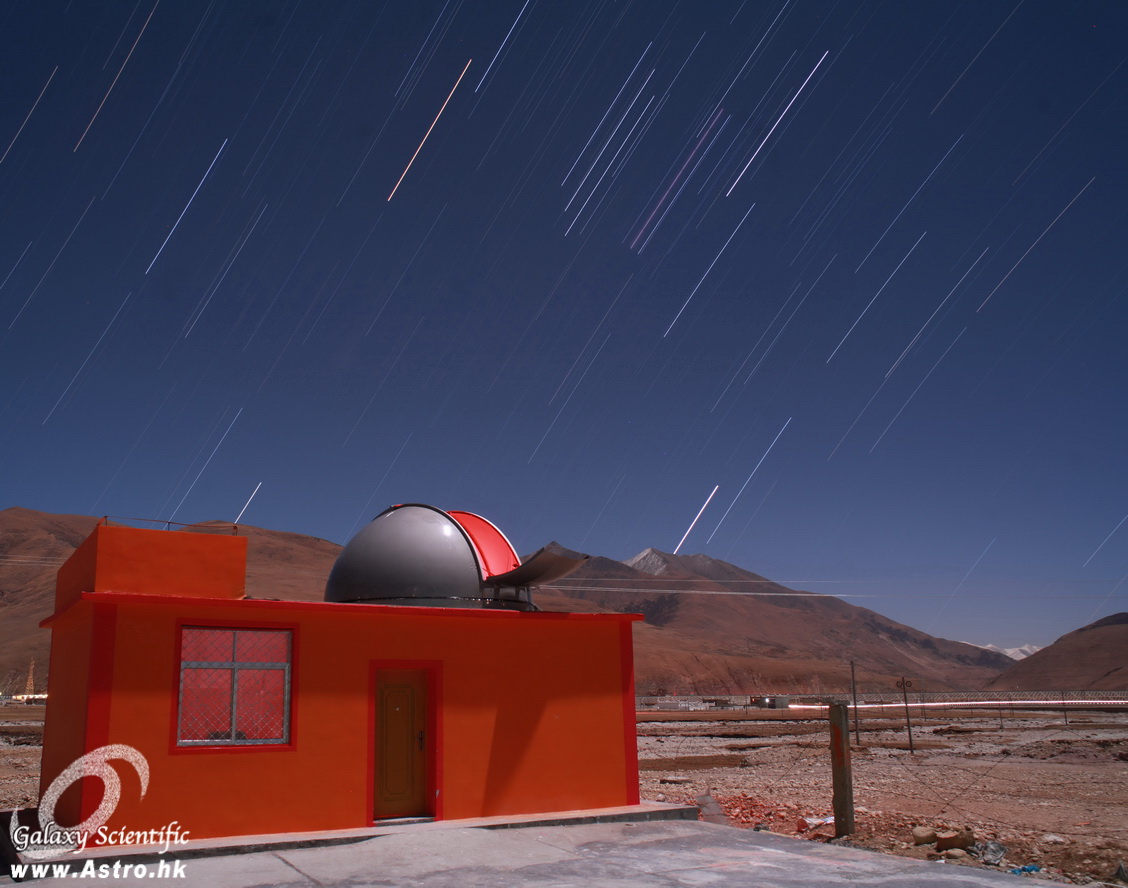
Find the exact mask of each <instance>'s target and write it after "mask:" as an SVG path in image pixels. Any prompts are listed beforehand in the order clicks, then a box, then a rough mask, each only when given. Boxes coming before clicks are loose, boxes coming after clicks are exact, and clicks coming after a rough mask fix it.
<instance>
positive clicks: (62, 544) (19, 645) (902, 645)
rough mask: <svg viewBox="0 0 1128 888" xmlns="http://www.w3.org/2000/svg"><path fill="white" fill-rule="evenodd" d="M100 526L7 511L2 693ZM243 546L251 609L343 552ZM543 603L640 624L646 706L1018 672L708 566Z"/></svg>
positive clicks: (0, 609) (555, 592)
mask: <svg viewBox="0 0 1128 888" xmlns="http://www.w3.org/2000/svg"><path fill="white" fill-rule="evenodd" d="M97 520H98V519H95V518H93V517H89V516H82V515H56V514H50V513H45V512H37V511H34V510H30V509H23V508H9V509H5V510H2V511H0V617H2V619H0V692H4V691H9V692H20V691H22V690H23V689H24V687H23V685H24V683H25V681H26V675H27V671H28V666H29V663H30V662H31V661H32V660H33V659H34V661H35V662H36V663H37V664H38V665H37V667H36V675H37V678H38V681H37V684H38V685H39V687H40V689H42V687H43V686H44V684H45V683H44V681H43V678H44V676H45V673H46V664H47V653H48V645H49V633H48V631H47V630H43V629H39V628H38V623H39V621H40V620H42V619H43V618H44V617H46V616H48V615H49V614H50V613H51V610H52V605H53V597H54V581H55V573H56V571H57V570H58V568H59V565H61V564H62V563H63V561H65V560H66V558H68V557H69V556H70V554H71V553H72V552H73V551H74V549H75V548H76V547H77V546H78V544H79V543H81V542H82V540H83V539H84V538H85V537H86V536H87V535H88V534H89V533H90V531H91V530H92V529H93V527H94V525H95V524H96V523H97ZM218 523H219V522H207V523H204V524H202V525H197V526H195V528H194V529H196V530H200V531H206V530H208V529H209V525H211V526H214V525H216V524H218ZM190 529H191V528H190ZM238 532H239V533H240V534H241V535H243V536H246V537H247V538H248V556H247V582H246V590H247V595H248V596H250V597H255V598H280V599H289V600H297V601H320V600H322V597H323V594H324V587H325V579H326V577H327V576H328V574H329V570H330V568H331V567H332V565H333V562H334V560H335V559H336V557H337V554H338V553H339V552H340V549H341V547H340V546H338V545H337V544H335V543H331V542H329V541H327V540H322V539H318V538H316V537H310V536H304V535H302V534H295V533H287V532H284V531H275V530H265V529H262V528H257V527H252V526H248V525H239V528H238ZM534 600H535V601H536V602H537V604H538V605H539V606H540V608H541V609H543V610H547V611H582V612H607V611H618V612H634V613H641V614H643V615H644V617H645V621H644V622H641V623H638V624H636V627H635V671H636V686H637V691H638V693H640V694H661V693H682V694H684V693H701V694H759V693H764V694H787V693H820V692H830V691H835V690H844V689H846V688H847V687H849V682H850V677H851V662H853V663H854V664H855V674H856V676H857V682H858V686H859V688H861V689H862V690H881V689H889V688H891V687H893V685H894V683H895V681H896V680H897V679H899V678H901V677H909V678H911V679H912V681H913V683H914V686H915V687H916V688H919V689H920V690H922V691H929V690H946V689H969V690H970V689H979V688H982V687H984V686H986V685H988V684H989V683H991V682H993V681H996V680H999V679H1000V677H1001V676H1003V675H1005V674H1008V672H1009V670H1010V669H1013V668H1015V667H1016V666H1019V665H1021V664H1015V662H1014V660H1012V659H1011V658H1010V657H1008V656H1006V655H1005V654H1003V653H1000V652H997V651H994V650H988V649H986V648H982V647H977V646H975V645H970V644H965V643H962V642H956V641H948V640H946V639H941V638H935V637H933V636H930V635H928V634H926V633H924V632H921V631H919V630H917V629H913V628H912V627H910V626H905V625H903V624H900V623H897V622H895V621H893V620H890V619H888V618H887V617H884V616H882V615H881V614H878V613H876V612H874V611H871V610H869V609H867V608H863V607H858V606H855V605H852V604H848V603H846V602H844V601H842V600H840V599H838V598H834V597H833V596H829V595H822V594H818V593H812V592H804V591H800V590H794V589H789V588H786V587H784V586H782V585H780V584H778V583H775V582H773V581H771V580H769V579H767V578H765V577H762V576H760V575H758V574H755V573H752V572H751V571H748V570H745V569H743V568H740V567H737V566H736V565H732V564H729V563H727V562H724V561H719V560H717V559H714V558H710V557H708V556H706V555H671V554H669V553H666V552H661V551H659V550H657V549H646V550H644V551H643V552H640V553H639V554H638V555H636V556H635V557H634V558H631V559H629V560H628V561H625V562H622V561H615V560H613V559H610V558H603V557H600V556H592V557H591V558H589V559H588V560H587V561H586V562H585V563H584V565H583V566H582V567H581V568H580V569H579V570H578V571H576V572H575V573H573V574H572V575H570V576H568V577H565V578H564V579H562V580H559V581H557V582H556V583H555V584H553V585H551V586H549V587H545V588H541V589H538V590H536V594H535V598H534ZM1125 649H1128V648H1125V647H1121V648H1120V650H1121V651H1123V650H1125ZM1046 650H1049V649H1046ZM1044 653H1045V651H1041V652H1039V654H1037V655H1035V657H1037V656H1039V655H1041V654H1044ZM1111 656H1112V657H1113V659H1115V656H1116V655H1115V654H1112V655H1111ZM1121 656H1123V655H1121ZM1035 657H1031V658H1029V659H1031V660H1033V659H1035ZM1043 659H1044V658H1043ZM1051 660H1052V657H1051ZM1024 662H1027V661H1024ZM1077 686H1078V685H1075V687H1077Z"/></svg>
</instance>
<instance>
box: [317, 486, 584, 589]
mask: <svg viewBox="0 0 1128 888" xmlns="http://www.w3.org/2000/svg"><path fill="white" fill-rule="evenodd" d="M586 559H587V556H586V555H582V554H580V553H578V552H571V551H569V550H567V549H564V548H562V547H560V546H557V545H556V544H553V543H550V544H549V545H548V546H546V547H544V548H542V549H540V550H539V551H538V552H537V553H536V554H535V555H533V556H532V557H531V558H529V559H528V560H527V561H526V562H525V563H524V564H522V563H521V559H520V558H518V557H517V553H516V552H515V551H514V550H513V546H512V545H510V543H509V540H507V539H506V538H505V535H504V534H502V532H501V531H500V530H498V529H497V528H496V527H495V526H494V525H493V524H491V523H490V522H489V521H487V520H486V519H485V518H482V517H481V516H479V515H475V514H473V513H472V512H456V511H452V512H444V511H443V510H442V509H437V508H435V507H434V506H427V505H423V504H421V503H408V504H405V505H399V506H392V507H391V508H389V509H385V510H384V511H383V512H381V513H380V514H379V515H377V516H376V517H375V518H374V519H373V520H372V522H371V523H370V524H369V525H368V526H367V527H364V528H362V529H361V530H360V532H359V533H357V535H356V536H354V537H353V538H352V539H351V540H350V541H349V543H348V545H346V546H345V548H344V549H343V550H341V554H340V555H338V556H337V561H336V562H335V563H334V565H333V569H332V571H330V573H329V580H328V582H327V583H326V585H325V600H326V601H339V602H370V603H372V604H395V605H405V604H406V605H424V606H428V607H471V608H506V609H509V610H536V607H535V606H534V605H533V603H532V600H531V598H530V596H529V587H530V586H533V585H536V584H538V583H547V582H551V581H552V580H554V579H558V578H560V577H562V576H564V575H566V574H568V573H571V572H572V571H573V570H575V569H576V568H577V567H579V565H580V564H582V563H583V562H584V560H586Z"/></svg>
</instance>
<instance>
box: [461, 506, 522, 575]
mask: <svg viewBox="0 0 1128 888" xmlns="http://www.w3.org/2000/svg"><path fill="white" fill-rule="evenodd" d="M447 514H448V515H450V517H451V518H453V519H454V520H455V521H457V522H458V523H459V525H460V526H461V527H462V529H463V530H465V531H466V533H467V535H468V536H469V537H470V539H471V540H473V541H474V547H475V548H476V549H477V550H478V554H479V555H480V556H481V559H482V572H483V573H484V574H485V577H484V579H486V580H488V579H489V578H490V577H495V576H497V575H498V574H503V573H508V572H509V571H511V570H514V569H516V568H517V567H519V566H520V565H521V559H520V558H518V557H517V553H516V552H515V551H514V550H513V546H512V545H510V543H509V540H507V539H506V538H505V534H503V533H502V532H501V531H500V530H498V529H497V528H496V527H494V525H493V524H492V523H491V522H490V521H488V520H487V519H485V518H483V517H482V516H481V515H475V514H474V513H473V512H456V511H450V512H447Z"/></svg>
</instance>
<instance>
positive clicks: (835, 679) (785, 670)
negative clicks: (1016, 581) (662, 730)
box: [554, 549, 1013, 693]
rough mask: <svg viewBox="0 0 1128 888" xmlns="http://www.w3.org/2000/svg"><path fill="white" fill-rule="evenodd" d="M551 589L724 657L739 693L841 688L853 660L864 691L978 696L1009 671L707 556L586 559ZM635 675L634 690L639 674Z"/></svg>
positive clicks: (982, 655)
mask: <svg viewBox="0 0 1128 888" xmlns="http://www.w3.org/2000/svg"><path fill="white" fill-rule="evenodd" d="M554 588H555V589H557V590H559V591H562V592H565V594H567V595H570V596H572V597H582V598H583V599H585V600H588V601H592V602H596V603H598V604H601V605H603V606H607V607H611V608H614V609H619V610H627V611H635V612H638V613H642V614H645V615H646V619H647V622H648V623H650V624H651V625H655V626H660V627H663V628H664V629H667V630H675V631H676V632H677V633H678V634H679V636H680V637H682V638H688V639H691V640H692V641H693V642H694V643H695V644H696V649H697V650H698V651H701V652H707V653H710V654H714V655H724V656H725V657H726V658H728V661H727V663H728V667H729V672H730V674H731V675H732V677H733V678H735V679H736V685H735V686H738V687H741V688H742V689H745V690H743V692H745V693H748V692H750V691H752V690H753V689H755V688H756V687H757V686H760V687H772V688H775V689H777V690H787V689H788V687H787V685H788V684H790V685H793V686H795V687H794V688H793V689H794V690H802V691H804V692H808V693H809V692H818V691H819V690H829V689H832V688H844V687H846V685H847V683H848V680H849V662H850V660H854V661H856V663H857V664H858V666H859V667H860V673H859V680H860V682H861V683H862V684H863V686H866V685H877V686H886V685H888V684H890V683H891V681H892V680H895V679H896V678H898V677H900V676H902V675H905V676H912V677H913V679H914V681H915V682H916V683H917V685H918V686H921V687H926V688H928V689H940V688H955V687H960V688H977V687H981V686H982V685H983V684H984V683H985V682H987V681H988V680H990V679H991V678H993V677H994V676H995V675H997V674H998V673H999V671H1000V670H1002V669H1004V668H1006V667H1007V666H1008V665H1010V664H1011V663H1012V662H1013V661H1012V660H1010V659H1009V658H1008V657H1004V656H1003V655H1001V654H997V653H995V652H993V651H986V650H983V649H981V648H976V647H974V646H973V645H968V644H963V643H961V642H954V641H948V640H946V639H941V638H934V637H932V636H930V635H927V634H926V633H924V632H920V631H919V630H916V629H913V628H911V627H909V626H905V625H903V624H901V623H897V622H894V621H893V620H890V619H888V618H886V617H883V616H881V615H880V614H878V613H875V612H874V611H871V610H869V609H867V608H863V607H857V606H855V605H852V604H848V603H846V602H844V601H842V600H840V599H837V598H834V597H833V596H829V595H819V594H816V593H809V592H799V591H796V590H793V589H788V588H786V587H784V586H780V585H779V584H778V583H773V582H772V581H770V580H767V579H765V578H764V577H761V576H759V575H758V574H754V573H752V572H751V571H746V570H744V569H742V568H739V567H736V566H735V565H732V564H728V563H727V562H723V561H718V560H716V559H713V558H709V557H708V556H706V555H683V556H675V555H669V554H667V553H663V552H659V551H657V550H655V549H647V550H645V551H644V552H641V553H639V554H638V555H636V556H635V557H634V558H632V559H630V560H629V561H627V562H626V563H620V562H610V561H608V559H602V558H592V559H590V560H589V562H588V563H587V564H585V565H584V567H582V568H581V569H580V570H579V571H577V572H576V573H574V574H572V575H571V576H570V577H566V578H565V579H563V580H561V581H560V582H559V583H557V584H555V585H554ZM687 593H695V594H687ZM640 646H641V645H640ZM709 672H710V673H712V670H709ZM639 674H640V685H641V684H642V679H643V677H644V676H645V675H646V673H645V672H644V671H643V670H641V669H640V670H639ZM816 676H817V679H816ZM781 681H783V683H784V687H783V688H780V682H781ZM683 684H684V682H683ZM726 684H729V686H733V684H732V683H731V682H726ZM699 689H700V690H708V691H710V692H714V693H717V692H720V691H719V689H718V688H716V687H712V688H699Z"/></svg>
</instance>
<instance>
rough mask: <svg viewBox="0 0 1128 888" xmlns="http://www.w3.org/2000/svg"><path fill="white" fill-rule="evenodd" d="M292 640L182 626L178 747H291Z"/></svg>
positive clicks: (266, 632)
mask: <svg viewBox="0 0 1128 888" xmlns="http://www.w3.org/2000/svg"><path fill="white" fill-rule="evenodd" d="M292 635H293V633H292V632H291V631H290V630H288V629H226V628H213V627H205V626H184V627H182V629H181V636H180V694H179V700H178V713H177V731H176V745H177V746H253V745H270V744H274V745H284V744H287V743H289V742H290V687H291V677H290V660H291V650H292V643H293V639H292Z"/></svg>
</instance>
